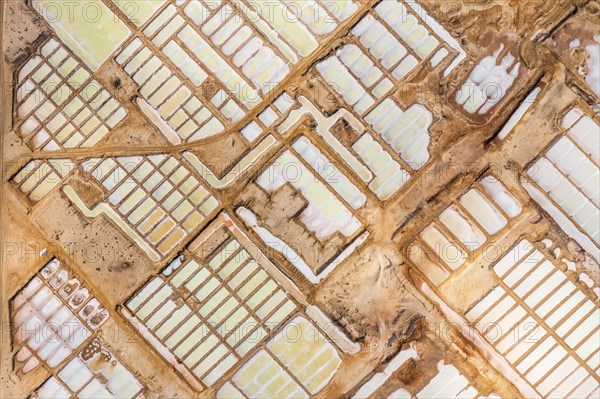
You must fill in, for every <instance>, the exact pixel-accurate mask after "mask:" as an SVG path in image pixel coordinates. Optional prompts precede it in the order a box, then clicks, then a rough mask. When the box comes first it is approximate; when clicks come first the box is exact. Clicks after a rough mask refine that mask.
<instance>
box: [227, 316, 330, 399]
mask: <svg viewBox="0 0 600 399" xmlns="http://www.w3.org/2000/svg"><path fill="white" fill-rule="evenodd" d="M340 364H341V358H340V356H339V354H338V353H337V351H336V349H335V347H334V346H333V345H332V344H331V343H330V342H329V341H328V340H327V339H326V338H325V336H324V335H323V334H322V333H321V332H320V331H319V330H318V329H317V328H316V327H315V325H314V324H312V323H311V322H309V321H308V320H307V319H305V318H304V317H302V316H298V317H296V318H295V319H294V320H292V321H291V322H290V323H288V324H287V325H286V326H285V327H283V329H282V330H281V331H280V332H278V333H277V335H276V336H275V337H274V338H273V339H272V340H269V342H268V343H267V344H266V345H264V346H263V348H262V349H261V350H260V351H259V352H258V353H256V354H255V355H254V356H253V357H252V359H250V360H249V361H248V362H247V363H246V364H245V365H244V366H243V367H242V368H241V369H240V370H239V371H238V372H237V373H236V374H235V375H234V376H233V378H232V379H231V380H230V381H228V382H226V383H225V384H224V385H223V386H222V387H221V389H220V390H219V391H218V392H217V398H218V399H245V398H310V397H313V396H314V395H315V394H317V393H318V392H319V391H320V390H322V389H323V388H324V387H325V386H326V385H327V383H328V382H329V381H330V380H331V378H332V377H333V375H334V374H335V373H336V371H337V369H338V368H339V366H340Z"/></svg>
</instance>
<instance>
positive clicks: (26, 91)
mask: <svg viewBox="0 0 600 399" xmlns="http://www.w3.org/2000/svg"><path fill="white" fill-rule="evenodd" d="M15 109H16V110H17V118H18V120H19V121H21V122H20V124H19V126H18V128H17V130H18V132H19V134H20V135H21V137H22V138H23V139H24V140H25V141H26V143H27V144H28V146H29V147H30V148H31V149H33V150H39V149H42V150H44V151H55V150H60V149H69V148H79V147H93V146H94V145H95V144H97V143H98V142H99V141H100V140H102V139H103V138H104V137H105V136H106V135H107V133H108V132H109V130H110V129H112V128H114V127H115V126H116V125H117V124H118V123H119V122H120V121H121V120H123V118H125V116H126V115H127V112H126V111H125V109H124V108H122V107H121V105H120V104H119V103H118V102H117V100H115V99H114V98H113V97H112V96H111V95H110V94H109V93H108V92H107V91H106V90H105V89H104V88H103V87H102V85H101V84H100V83H99V82H98V81H96V80H95V79H94V78H93V77H92V75H91V72H90V71H89V69H87V67H85V66H84V65H82V64H81V63H80V62H79V61H78V60H77V59H76V58H75V57H74V56H73V54H72V53H71V52H70V51H69V50H68V49H67V48H66V47H65V46H63V45H61V44H60V43H59V42H58V41H56V40H55V39H53V38H51V39H49V40H48V41H47V42H46V43H45V44H44V45H43V46H41V47H40V49H39V51H38V53H37V54H36V55H35V56H34V57H33V58H31V59H30V60H29V61H27V63H25V65H24V66H23V67H22V68H21V69H20V71H19V75H18V85H17V91H16V104H15Z"/></svg>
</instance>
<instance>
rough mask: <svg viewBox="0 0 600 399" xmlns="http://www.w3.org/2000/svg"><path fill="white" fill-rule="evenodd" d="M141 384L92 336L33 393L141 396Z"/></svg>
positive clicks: (81, 398) (54, 398) (45, 398)
mask: <svg viewBox="0 0 600 399" xmlns="http://www.w3.org/2000/svg"><path fill="white" fill-rule="evenodd" d="M142 390H143V386H142V385H141V384H140V382H139V381H138V380H137V379H136V378H135V376H134V375H133V374H132V373H131V372H130V371H129V370H128V369H127V368H126V367H125V366H123V364H122V363H121V362H120V361H119V359H117V357H116V356H115V355H113V354H112V353H111V352H110V351H109V350H108V349H106V348H105V347H104V346H103V345H102V343H101V342H100V341H99V340H98V339H93V340H91V341H90V342H89V343H88V344H87V345H86V346H85V347H84V348H83V349H82V350H81V352H79V354H78V355H77V356H75V357H73V358H72V359H71V360H70V361H69V362H68V363H67V364H66V365H65V366H64V367H63V368H62V369H61V370H60V371H58V372H56V373H54V375H53V376H51V377H50V378H49V379H48V380H46V382H44V384H42V386H40V387H39V388H38V389H37V390H36V393H35V394H34V395H33V396H32V398H35V399H38V398H39V399H69V398H70V399H92V398H97V399H106V398H120V399H125V398H139V399H141V398H143V397H144V395H143V394H142Z"/></svg>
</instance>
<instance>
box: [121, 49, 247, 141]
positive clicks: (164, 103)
mask: <svg viewBox="0 0 600 399" xmlns="http://www.w3.org/2000/svg"><path fill="white" fill-rule="evenodd" d="M170 43H173V44H172V45H170V44H167V46H165V48H166V49H167V52H169V54H172V55H173V58H174V61H175V62H173V63H174V64H175V65H176V66H175V67H172V66H170V65H169V64H167V63H165V61H163V60H162V59H161V58H159V57H158V56H157V55H154V54H153V53H152V51H151V50H150V48H148V47H146V46H145V45H144V44H142V41H141V40H140V39H137V38H136V39H134V40H133V41H132V42H131V43H129V45H127V46H126V47H125V48H124V49H123V51H122V52H121V53H120V54H119V55H118V56H117V58H116V60H117V62H118V63H119V64H121V65H123V66H124V69H125V72H127V73H128V74H129V75H130V76H131V77H132V78H133V80H134V81H135V82H136V83H137V84H138V85H139V86H140V91H139V93H140V95H141V96H142V97H143V98H144V99H145V100H146V101H147V102H148V103H149V105H150V106H151V107H153V108H154V110H156V112H157V113H158V115H159V116H160V118H162V119H163V120H164V121H165V122H166V123H167V124H168V126H169V127H170V128H171V129H173V130H174V131H175V132H176V134H177V135H178V136H179V138H180V139H181V140H184V141H196V140H200V139H203V138H206V137H210V136H214V135H215V134H218V133H221V132H222V131H223V130H224V128H225V127H224V125H223V121H222V120H221V118H220V117H219V116H216V115H221V112H220V111H219V106H220V105H223V107H225V106H226V108H225V113H227V110H228V109H230V106H229V105H227V104H231V105H232V106H233V108H235V107H237V105H235V103H231V102H230V101H227V102H225V97H226V96H225V95H224V92H223V91H218V92H217V93H216V94H215V95H214V96H213V97H212V98H211V99H210V101H206V102H203V101H202V100H200V98H199V97H198V96H197V95H195V94H194V92H193V87H194V86H195V85H198V86H199V85H200V83H202V82H203V81H204V80H205V79H206V75H205V73H204V72H203V70H202V69H200V67H199V66H197V65H194V61H193V60H192V59H191V58H189V56H187V55H186V54H185V53H184V52H183V50H182V49H181V48H180V47H179V45H178V44H177V43H176V42H170ZM186 57H187V58H186ZM176 63H180V67H181V71H182V73H183V76H185V77H187V79H188V80H189V83H187V81H183V80H182V77H180V76H177V74H176V72H175V71H176V70H178V69H177V68H178V67H177V64H176ZM223 103H224V104H223ZM214 104H218V105H217V106H215V105H214ZM182 105H183V106H182ZM168 138H169V137H168ZM169 140H170V141H172V142H173V144H178V141H173V139H171V138H169Z"/></svg>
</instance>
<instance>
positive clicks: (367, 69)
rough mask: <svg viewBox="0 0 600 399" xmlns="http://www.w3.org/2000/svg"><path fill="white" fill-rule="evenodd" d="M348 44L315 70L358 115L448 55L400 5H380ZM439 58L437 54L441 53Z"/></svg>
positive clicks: (424, 27)
mask: <svg viewBox="0 0 600 399" xmlns="http://www.w3.org/2000/svg"><path fill="white" fill-rule="evenodd" d="M349 40H350V43H349V44H347V45H344V46H343V47H341V48H340V49H339V50H338V51H337V53H336V55H334V56H332V57H330V58H328V59H327V60H325V61H323V62H321V63H320V64H318V65H317V70H318V71H319V73H320V74H321V75H322V76H323V78H324V79H325V81H327V82H328V83H329V84H330V85H331V86H332V87H333V88H334V90H336V91H337V92H338V93H339V94H340V95H341V96H342V97H343V98H344V101H345V102H346V103H347V104H348V105H350V106H351V107H353V108H354V110H355V111H356V112H357V113H358V114H359V115H364V114H365V113H366V112H367V111H368V110H369V109H371V108H372V107H373V105H375V104H376V103H377V102H378V101H379V100H381V98H383V97H384V96H385V95H386V94H387V93H388V92H389V91H390V90H391V89H392V88H393V87H394V83H393V82H399V81H401V80H402V79H403V78H404V77H406V76H407V75H408V74H409V73H410V72H411V71H413V70H414V69H415V68H417V67H418V66H419V65H420V64H422V63H424V62H425V61H426V60H427V59H429V58H430V56H431V54H432V53H433V52H434V51H435V50H436V49H437V50H438V52H436V55H435V56H434V58H435V59H436V63H435V65H437V63H439V62H441V61H442V59H443V58H444V57H445V56H447V55H448V51H447V50H445V48H444V47H443V45H441V43H443V40H442V39H440V38H438V37H437V36H436V35H435V34H433V33H431V32H430V31H429V30H428V29H427V27H426V25H425V23H424V22H422V21H421V20H420V18H419V17H417V16H416V14H415V13H414V11H413V10H412V9H410V8H407V7H406V6H405V5H404V4H403V3H400V2H398V1H393V0H391V1H383V2H380V3H379V4H378V5H377V6H376V7H375V8H374V10H373V11H371V12H370V13H369V14H367V15H366V16H365V17H364V18H363V19H361V21H360V22H359V23H358V24H357V25H356V26H355V27H354V29H352V31H351V34H350V35H349ZM438 54H439V55H438Z"/></svg>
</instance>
